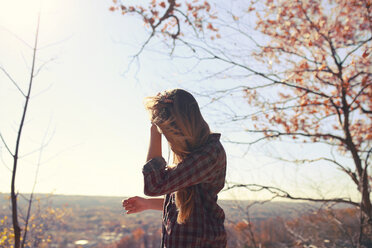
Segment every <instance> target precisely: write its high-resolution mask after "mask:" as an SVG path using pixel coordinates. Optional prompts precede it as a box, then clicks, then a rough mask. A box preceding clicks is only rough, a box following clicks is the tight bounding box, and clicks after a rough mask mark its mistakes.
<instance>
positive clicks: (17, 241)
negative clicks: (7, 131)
mask: <svg viewBox="0 0 372 248" xmlns="http://www.w3.org/2000/svg"><path fill="white" fill-rule="evenodd" d="M39 26H40V14H39V15H38V19H37V26H36V33H35V41H34V46H33V55H32V64H31V71H30V78H29V81H28V89H27V92H26V93H25V92H23V91H22V89H21V87H20V86H19V85H18V84H17V82H16V81H15V80H14V79H13V77H12V76H11V75H10V74H9V73H8V72H7V70H6V69H5V68H3V67H0V69H1V70H2V72H3V73H4V74H5V75H6V76H7V78H8V79H9V80H10V81H11V82H12V83H13V85H14V86H15V87H16V88H17V89H18V91H19V92H20V93H21V94H22V95H23V96H24V99H25V103H24V107H23V111H22V116H21V121H20V123H19V126H18V132H17V138H16V143H15V148H14V152H13V151H12V149H11V148H10V147H9V146H8V145H7V142H6V141H5V139H4V137H3V135H2V134H1V132H0V138H1V140H2V142H3V144H4V146H5V148H6V149H7V150H8V152H9V153H10V155H11V156H12V157H13V169H12V180H11V193H10V194H11V206H12V222H13V232H14V247H15V248H19V247H24V246H25V241H26V238H27V225H28V221H29V216H30V211H31V204H32V197H33V191H34V190H32V193H31V196H30V199H29V205H28V211H27V217H26V219H25V229H24V233H23V240H22V238H21V237H22V229H21V226H20V224H19V219H18V217H19V214H18V192H16V174H17V166H18V162H19V154H20V144H21V137H22V131H23V128H24V123H25V120H26V114H27V108H28V104H29V100H30V97H31V91H32V86H33V80H34V78H35V71H39V70H35V62H36V54H37V45H38V38H39ZM21 240H22V242H21Z"/></svg>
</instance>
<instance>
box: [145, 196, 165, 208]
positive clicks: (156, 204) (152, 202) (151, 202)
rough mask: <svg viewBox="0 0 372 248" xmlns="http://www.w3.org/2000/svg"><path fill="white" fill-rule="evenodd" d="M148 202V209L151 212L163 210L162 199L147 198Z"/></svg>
mask: <svg viewBox="0 0 372 248" xmlns="http://www.w3.org/2000/svg"><path fill="white" fill-rule="evenodd" d="M147 201H148V209H153V210H163V202H164V199H163V198H149V199H147Z"/></svg>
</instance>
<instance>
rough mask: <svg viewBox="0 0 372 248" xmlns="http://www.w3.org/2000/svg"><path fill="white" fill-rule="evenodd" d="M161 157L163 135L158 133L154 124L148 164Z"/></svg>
mask: <svg viewBox="0 0 372 248" xmlns="http://www.w3.org/2000/svg"><path fill="white" fill-rule="evenodd" d="M161 155H162V154H161V134H160V133H159V132H158V129H157V127H156V125H154V124H152V126H151V135H150V145H149V150H148V152H147V159H146V162H147V161H149V160H151V159H153V158H156V157H160V156H161Z"/></svg>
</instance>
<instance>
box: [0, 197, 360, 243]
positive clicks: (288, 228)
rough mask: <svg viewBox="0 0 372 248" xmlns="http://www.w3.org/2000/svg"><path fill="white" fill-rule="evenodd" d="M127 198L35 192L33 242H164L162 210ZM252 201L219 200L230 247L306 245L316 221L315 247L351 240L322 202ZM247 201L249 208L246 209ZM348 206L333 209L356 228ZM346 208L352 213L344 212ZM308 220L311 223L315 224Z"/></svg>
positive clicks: (1, 213) (0, 214) (0, 202)
mask: <svg viewBox="0 0 372 248" xmlns="http://www.w3.org/2000/svg"><path fill="white" fill-rule="evenodd" d="M8 197H9V196H8V195H7V194H0V206H1V209H0V220H4V221H3V222H2V223H3V225H2V226H1V228H0V233H1V231H2V230H1V229H4V228H5V227H11V215H10V213H11V212H10V203H9V200H8ZM27 197H28V196H25V197H21V196H20V198H19V202H20V209H21V215H20V216H21V217H22V216H23V217H24V216H25V213H26V206H27V202H26V200H25V199H26V198H27ZM123 198H124V197H123ZM123 198H121V197H103V196H69V195H43V194H40V195H35V202H34V203H33V206H32V213H33V214H32V221H31V223H30V231H29V237H30V244H31V247H56V248H57V247H61V248H62V247H107V248H116V247H117V248H121V247H149V248H151V247H159V244H160V237H161V212H160V211H145V212H143V213H140V214H133V215H126V214H125V212H124V210H123V208H122V207H121V201H122V199H123ZM252 203H253V202H251V201H232V200H219V204H220V206H222V208H223V209H224V210H225V213H226V222H225V226H226V230H227V233H228V235H229V241H228V244H229V246H228V247H259V245H261V247H303V246H297V245H299V244H302V243H304V242H308V243H309V244H314V243H316V242H318V241H317V240H316V239H315V238H316V237H317V236H316V234H315V233H314V230H317V229H316V228H315V229H314V225H317V226H318V227H319V229H318V230H317V231H318V232H319V234H320V233H321V234H322V235H323V236H324V237H323V236H322V235H321V236H319V240H321V241H322V243H323V245H324V244H326V245H325V246H316V247H337V246H334V245H336V244H339V245H341V246H339V247H349V246H348V245H347V244H348V243H347V240H342V239H343V238H341V237H346V236H345V235H344V233H339V231H337V230H336V231H334V230H333V231H332V230H328V229H329V228H330V227H332V228H333V226H332V225H331V224H330V223H327V221H326V219H323V217H327V216H328V217H329V215H328V214H327V213H328V212H327V211H328V210H320V209H321V207H323V208H325V209H327V208H326V207H325V206H322V205H321V204H314V203H305V202H301V203H290V202H266V203H264V204H260V203H257V204H253V205H252ZM250 205H251V206H250ZM248 206H250V207H249V208H247V207H248ZM346 207H347V206H346V205H337V206H336V207H333V210H332V211H333V213H336V215H340V214H342V215H343V220H344V221H346V222H347V223H346V222H345V226H344V229H345V228H346V229H345V230H346V231H350V233H353V231H355V230H352V229H353V228H354V225H355V227H356V226H357V223H356V221H357V219H356V218H354V217H355V216H356V213H355V212H354V211H353V210H352V209H348V208H346ZM346 210H347V211H349V212H345V211H346ZM324 214H325V215H324ZM314 216H317V218H314ZM336 217H337V216H336ZM336 217H335V218H336ZM21 219H22V218H21ZM299 220H301V222H299ZM309 221H311V222H312V223H311V225H309V223H308V222H309ZM301 223H302V226H301ZM322 223H327V225H322ZM294 227H295V228H294ZM292 228H294V229H292ZM321 228H323V230H321ZM347 228H349V229H350V230H348V229H347ZM293 230H296V231H297V232H298V233H296V232H293ZM345 230H344V231H345ZM291 232H292V233H291ZM307 233H310V234H311V237H312V239H310V238H307V237H306V235H307ZM310 234H309V235H310ZM296 235H297V237H296ZM301 239H302V241H301ZM299 241H301V242H302V243H301V242H299ZM324 242H325V243H324ZM250 244H251V245H250ZM254 245H256V246H254ZM284 245H285V246H284ZM350 247H352V246H350Z"/></svg>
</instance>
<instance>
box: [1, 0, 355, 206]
mask: <svg viewBox="0 0 372 248" xmlns="http://www.w3.org/2000/svg"><path fill="white" fill-rule="evenodd" d="M0 6H2V7H1V8H0V37H1V38H0V66H2V67H3V68H5V69H6V71H7V72H8V73H9V74H10V75H12V77H13V78H14V80H15V81H16V82H17V83H18V84H19V86H20V87H21V88H22V90H23V91H26V89H27V86H28V80H29V71H30V65H31V58H32V51H31V49H30V48H29V47H28V46H33V41H34V34H35V28H36V20H37V11H38V9H39V6H40V1H39V0H33V1H30V0H20V1H10V0H0ZM110 6H111V1H101V0H89V1H88V0H65V1H56V0H48V1H44V2H42V4H41V25H40V37H39V48H40V50H39V51H38V57H37V65H38V66H40V65H41V64H43V63H45V62H46V61H48V60H51V59H52V61H51V62H49V63H47V64H46V65H45V66H44V67H43V69H42V70H41V71H40V74H39V75H38V76H37V77H36V78H35V81H34V87H33V89H32V98H31V101H30V105H29V111H28V112H27V120H26V125H25V128H24V133H23V136H22V141H21V152H20V153H21V156H22V157H21V159H20V162H19V167H18V170H17V179H16V188H17V189H18V190H19V192H30V191H31V189H32V185H33V181H34V177H35V172H36V169H37V164H38V161H39V158H40V161H41V164H40V170H39V177H38V181H37V185H36V190H35V191H36V192H40V193H52V192H53V193H55V194H79V195H109V196H131V195H143V179H142V173H141V169H142V166H143V163H144V162H145V161H144V160H145V157H146V152H147V146H148V136H149V128H150V125H149V119H148V116H147V113H146V112H145V110H144V108H143V99H144V97H145V96H148V95H154V94H156V93H157V92H159V91H162V90H165V89H169V88H177V87H182V88H186V89H188V90H192V91H197V90H198V89H199V87H198V86H195V83H187V82H186V80H184V78H182V77H183V75H182V74H180V73H179V72H177V71H174V72H172V71H171V70H169V69H168V68H173V67H175V66H178V68H180V67H181V68H182V66H183V65H182V63H185V62H182V63H181V62H179V61H174V60H169V59H167V56H164V55H159V54H158V53H156V52H151V51H145V52H144V53H143V54H142V56H141V60H140V61H141V65H140V68H139V70H138V66H136V65H134V66H132V67H131V70H130V71H129V72H128V73H126V74H125V75H124V72H125V71H126V69H127V66H128V63H129V60H130V56H131V55H133V54H135V53H136V52H137V51H138V49H139V46H140V44H141V43H142V42H143V41H144V40H145V38H146V37H147V36H146V34H147V33H146V31H145V29H144V27H143V23H142V22H141V20H139V19H138V18H135V17H123V16H120V15H118V14H117V13H112V12H110V11H108V8H109V7H110ZM154 43H159V41H156V40H155V41H154ZM27 44H28V45H27ZM211 66H213V65H211ZM188 77H192V76H190V75H188ZM226 82H227V80H226ZM204 87H206V88H211V87H212V88H213V82H211V83H210V84H209V85H205V86H204ZM196 98H197V100H198V101H199V103H200V105H201V106H203V105H205V104H206V103H207V102H206V99H203V98H200V97H198V96H197V97H196ZM23 103H24V99H23V98H22V96H21V94H20V93H19V92H18V90H17V89H16V88H15V87H14V85H13V84H12V83H11V82H10V81H9V80H8V79H7V77H6V76H5V74H4V73H2V72H1V71H0V132H1V134H2V135H3V137H4V139H5V140H6V142H7V144H8V146H9V147H10V148H11V149H12V150H14V146H15V140H16V134H17V129H18V124H19V121H20V118H21V114H22V106H23ZM239 104H244V103H243V102H240V99H237V100H236V105H239ZM214 109H216V106H214ZM202 112H203V114H204V115H205V117H206V119H207V121H208V122H209V124H210V126H211V127H212V130H213V131H215V132H220V133H222V141H223V144H224V146H225V148H226V151H227V153H228V161H229V164H228V176H227V179H228V180H229V181H233V182H244V183H261V184H266V185H273V186H282V187H284V188H286V189H289V190H291V192H295V193H298V194H300V193H305V194H310V195H311V194H315V193H316V194H318V195H319V194H324V195H327V194H330V193H331V194H338V195H340V193H342V194H343V195H345V196H351V197H353V196H355V191H354V188H353V187H350V185H352V184H350V182H349V180H348V179H342V178H345V177H340V176H339V175H340V172H338V171H337V170H331V169H330V168H329V166H328V167H327V166H316V165H314V166H310V165H306V166H303V167H294V166H293V165H292V166H288V165H281V164H280V163H278V162H274V161H273V160H272V159H269V158H268V157H267V156H268V155H269V154H268V153H269V152H270V153H275V154H281V155H290V154H291V152H295V153H301V150H302V149H303V148H304V147H302V146H298V145H297V146H291V145H290V144H288V145H285V146H283V145H276V144H275V143H271V144H264V145H258V146H257V147H256V148H253V149H251V150H250V151H249V152H248V153H247V154H246V156H245V157H242V154H243V153H244V152H245V150H246V148H245V147H239V146H238V147H236V146H233V145H231V144H229V143H227V142H225V141H226V139H227V137H229V138H233V137H234V136H237V135H241V134H239V133H232V132H229V131H228V130H230V129H231V128H229V126H223V125H222V126H221V125H216V124H215V121H216V120H215V119H214V115H213V114H212V108H208V107H205V108H203V109H202ZM43 137H45V139H44V138H43ZM43 140H45V141H46V142H47V145H46V146H45V147H44V148H43V149H42V153H41V154H40V152H39V151H38V148H39V147H40V145H41V143H42V142H43ZM163 143H165V142H163ZM0 148H1V150H0V151H1V161H0V192H9V191H10V180H11V172H10V170H9V169H10V168H11V167H12V158H11V157H10V156H9V154H8V153H7V151H6V149H5V148H4V146H3V145H2V144H1V145H0ZM166 151H167V147H166V146H164V156H165V157H166V156H167V152H166ZM311 151H312V152H313V153H314V154H313V155H314V156H315V155H319V154H321V153H322V151H323V150H322V148H321V147H314V148H313V149H312V150H311ZM312 152H310V153H309V152H308V151H307V153H306V154H307V155H311V153H312ZM40 155H41V156H40ZM8 168H9V169H8ZM341 175H342V174H341ZM320 185H321V187H322V189H323V190H322V192H318V191H317V190H314V188H317V187H319V186H320ZM221 197H222V198H249V199H252V198H262V197H263V194H259V195H254V194H253V193H247V192H242V191H229V192H226V193H222V194H221Z"/></svg>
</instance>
